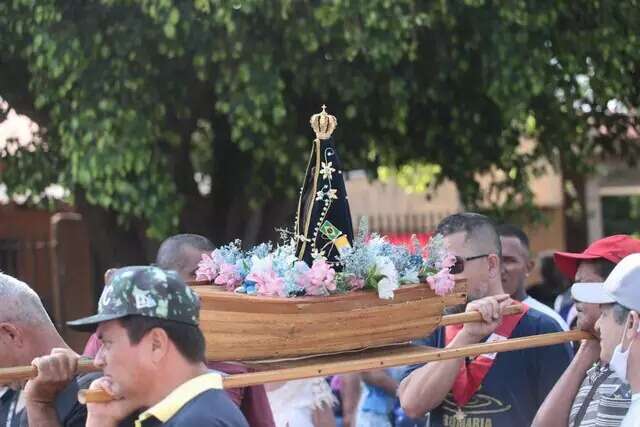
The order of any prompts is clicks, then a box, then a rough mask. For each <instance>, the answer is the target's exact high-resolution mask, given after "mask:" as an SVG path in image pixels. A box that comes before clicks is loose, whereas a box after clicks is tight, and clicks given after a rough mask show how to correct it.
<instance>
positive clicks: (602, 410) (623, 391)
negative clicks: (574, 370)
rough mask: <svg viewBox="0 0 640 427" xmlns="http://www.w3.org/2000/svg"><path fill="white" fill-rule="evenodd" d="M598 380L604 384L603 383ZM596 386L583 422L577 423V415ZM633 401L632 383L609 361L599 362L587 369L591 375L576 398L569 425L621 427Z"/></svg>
mask: <svg viewBox="0 0 640 427" xmlns="http://www.w3.org/2000/svg"><path fill="white" fill-rule="evenodd" d="M598 383H599V384H600V385H599V386H598ZM594 386H595V390H594V392H593V396H592V398H591V399H590V400H589V402H588V405H589V406H588V408H587V412H586V413H585V415H584V418H583V419H582V422H581V423H580V424H578V425H576V424H575V422H576V415H577V414H578V412H579V411H580V408H581V407H582V405H583V403H584V402H585V399H586V398H587V397H588V394H589V393H590V392H591V389H592V388H594ZM630 405H631V390H630V388H629V385H628V384H626V383H624V382H623V381H622V380H621V379H620V378H619V377H618V376H616V374H615V373H614V372H613V371H612V370H611V369H609V367H608V365H600V363H596V364H595V365H594V366H593V367H592V368H591V369H589V370H588V371H587V375H586V377H585V378H584V380H583V381H582V385H580V389H579V390H578V394H577V395H576V397H575V399H574V401H573V405H572V406H571V413H570V414H569V426H570V427H578V426H579V427H595V426H597V427H601V426H602V427H608V426H611V427H613V426H615V427H618V426H620V424H621V423H622V420H623V419H624V416H625V414H626V413H627V411H628V410H629V406H630Z"/></svg>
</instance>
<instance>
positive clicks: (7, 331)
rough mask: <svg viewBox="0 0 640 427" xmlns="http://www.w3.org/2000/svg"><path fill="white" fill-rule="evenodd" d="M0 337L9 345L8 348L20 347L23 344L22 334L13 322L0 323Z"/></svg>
mask: <svg viewBox="0 0 640 427" xmlns="http://www.w3.org/2000/svg"><path fill="white" fill-rule="evenodd" d="M0 339H2V340H4V341H5V342H7V343H8V344H10V345H11V347H9V348H12V347H13V348H21V347H23V346H24V334H23V333H22V330H21V329H20V328H18V327H16V325H14V324H13V323H9V322H2V323H0Z"/></svg>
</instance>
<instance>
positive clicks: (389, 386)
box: [361, 369, 398, 396]
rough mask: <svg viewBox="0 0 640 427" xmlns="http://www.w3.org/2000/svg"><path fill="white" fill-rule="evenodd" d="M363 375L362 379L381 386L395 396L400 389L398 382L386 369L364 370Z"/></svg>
mask: <svg viewBox="0 0 640 427" xmlns="http://www.w3.org/2000/svg"><path fill="white" fill-rule="evenodd" d="M361 376H362V381H364V382H365V383H367V384H369V385H372V386H376V387H378V388H381V389H382V390H384V391H385V392H386V393H387V394H389V395H391V396H395V395H396V392H397V391H398V382H397V381H396V380H394V379H393V378H391V376H390V375H389V374H387V372H386V371H385V370H384V369H378V370H375V371H368V372H363V373H362V374H361Z"/></svg>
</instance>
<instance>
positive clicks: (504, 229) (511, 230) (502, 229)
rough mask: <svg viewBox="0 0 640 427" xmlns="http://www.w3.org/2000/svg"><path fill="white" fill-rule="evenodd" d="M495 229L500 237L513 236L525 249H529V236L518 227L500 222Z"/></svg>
mask: <svg viewBox="0 0 640 427" xmlns="http://www.w3.org/2000/svg"><path fill="white" fill-rule="evenodd" d="M496 231H497V232H498V235H499V236H500V237H515V238H516V239H518V240H519V241H520V243H521V244H522V246H523V247H524V248H525V249H526V250H529V237H528V236H527V234H526V233H525V232H524V231H522V229H521V228H520V227H516V226H515V225H513V224H500V225H498V226H497V227H496Z"/></svg>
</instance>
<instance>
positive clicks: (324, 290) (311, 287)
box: [301, 259, 336, 295]
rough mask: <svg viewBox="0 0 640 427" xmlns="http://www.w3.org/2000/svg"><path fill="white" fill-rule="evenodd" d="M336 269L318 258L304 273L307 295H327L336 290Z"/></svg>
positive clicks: (303, 282)
mask: <svg viewBox="0 0 640 427" xmlns="http://www.w3.org/2000/svg"><path fill="white" fill-rule="evenodd" d="M335 276H336V271H335V270H334V269H333V267H331V265H329V264H328V263H327V262H326V261H325V260H323V259H316V260H315V261H313V265H311V268H310V269H309V271H307V272H306V273H305V274H304V277H303V279H302V281H301V282H302V284H303V286H304V288H305V290H306V291H307V295H327V294H329V292H331V291H335V290H336V282H335Z"/></svg>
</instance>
